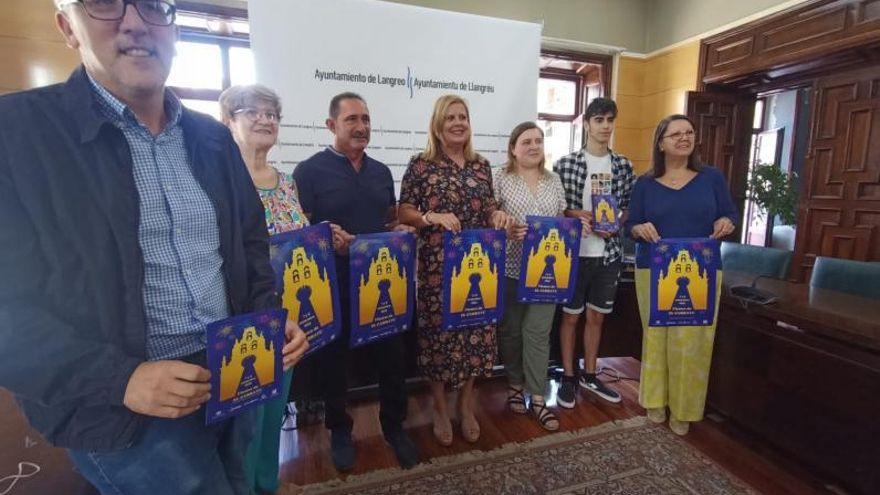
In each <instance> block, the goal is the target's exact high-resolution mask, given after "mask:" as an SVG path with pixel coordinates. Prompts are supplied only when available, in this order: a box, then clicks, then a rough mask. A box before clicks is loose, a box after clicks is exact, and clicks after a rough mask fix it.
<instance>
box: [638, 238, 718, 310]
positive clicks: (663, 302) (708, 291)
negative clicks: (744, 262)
mask: <svg viewBox="0 0 880 495" xmlns="http://www.w3.org/2000/svg"><path fill="white" fill-rule="evenodd" d="M650 261H651V265H650V267H651V291H650V292H651V309H650V326H653V327H672V326H706V325H712V324H713V323H714V322H715V306H716V299H717V298H716V293H717V290H718V287H717V285H716V283H717V281H718V276H719V271H720V270H721V249H720V244H719V242H718V241H717V240H715V239H709V238H681V239H673V238H670V239H661V240H660V241H658V242H656V243H654V244H651V260H650Z"/></svg>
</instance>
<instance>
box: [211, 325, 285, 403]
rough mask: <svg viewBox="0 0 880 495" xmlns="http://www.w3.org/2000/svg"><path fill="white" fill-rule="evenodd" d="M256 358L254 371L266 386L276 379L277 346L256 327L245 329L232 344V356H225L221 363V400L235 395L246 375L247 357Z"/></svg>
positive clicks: (261, 383)
mask: <svg viewBox="0 0 880 495" xmlns="http://www.w3.org/2000/svg"><path fill="white" fill-rule="evenodd" d="M249 357H253V358H254V371H256V373H257V381H259V382H260V386H261V387H263V386H266V385H268V384H270V383H272V381H274V380H275V346H274V344H273V343H272V342H271V341H270V342H269V343H268V344H267V343H266V339H265V338H264V337H263V336H262V335H259V334H257V330H256V328H254V327H248V328H246V329H245V331H244V333H243V334H242V335H241V338H240V339H238V340H236V341H235V344H234V345H233V346H232V356H230V357H229V359H228V360H227V358H226V357H225V356H224V357H223V360H222V362H221V363H220V400H221V401H226V400H229V399H231V398H233V397H235V393H236V392H237V391H238V387H239V385H240V384H241V379H242V377H243V376H244V360H245V358H249Z"/></svg>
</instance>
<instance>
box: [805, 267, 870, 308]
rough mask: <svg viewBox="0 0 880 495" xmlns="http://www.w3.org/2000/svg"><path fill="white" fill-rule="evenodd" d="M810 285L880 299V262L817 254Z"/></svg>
mask: <svg viewBox="0 0 880 495" xmlns="http://www.w3.org/2000/svg"><path fill="white" fill-rule="evenodd" d="M810 285H811V286H812V287H819V288H822V289H830V290H836V291H839V292H846V293H848V294H854V295H857V296H862V297H869V298H871V299H880V262H878V261H855V260H845V259H840V258H827V257H825V256H817V257H816V262H815V263H814V264H813V274H812V276H810Z"/></svg>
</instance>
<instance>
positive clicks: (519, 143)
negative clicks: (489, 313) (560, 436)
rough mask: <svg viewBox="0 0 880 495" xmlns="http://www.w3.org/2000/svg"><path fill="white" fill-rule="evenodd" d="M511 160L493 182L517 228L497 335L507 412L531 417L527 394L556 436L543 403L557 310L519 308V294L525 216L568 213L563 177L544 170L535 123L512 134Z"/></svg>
mask: <svg viewBox="0 0 880 495" xmlns="http://www.w3.org/2000/svg"><path fill="white" fill-rule="evenodd" d="M507 158H508V162H507V167H505V168H504V169H500V170H498V171H497V172H496V173H495V180H494V185H495V200H496V201H497V202H498V207H499V208H501V210H503V211H504V212H506V213H507V214H508V215H510V216H511V217H512V218H513V221H515V222H516V225H515V226H513V227H512V228H511V229H510V237H509V238H508V241H507V260H506V265H505V273H506V275H507V282H506V283H507V287H506V288H505V293H504V297H505V303H504V318H503V319H502V321H501V327H500V329H499V335H498V344H499V345H498V347H499V350H500V351H501V360H502V362H503V363H504V369H505V371H506V372H507V381H508V388H509V391H508V397H507V406H508V408H509V409H510V410H511V411H512V412H514V413H516V414H525V413H527V412H528V410H529V408H527V407H526V399H525V395H524V392H528V393H529V395H530V396H531V403H530V408H531V411H532V414H534V415H535V417H536V418H537V419H538V422H539V423H540V424H541V427H543V428H544V429H545V430H548V431H556V430H558V429H559V420H558V419H557V418H556V415H554V414H553V413H552V412H551V411H550V410H549V409H547V406H546V403H545V401H544V391H545V389H546V388H547V363H548V361H549V359H550V326H551V325H552V324H553V315H554V313H555V312H556V305H555V304H526V303H520V302H517V300H516V291H517V281H518V280H519V277H520V259H521V257H522V240H523V238H524V237H525V234H526V215H538V216H545V217H555V216H562V214H563V213H564V211H565V208H566V203H565V191H564V190H563V189H562V182H561V181H560V180H559V176H558V175H556V174H555V173H553V172H551V171H549V170H547V169H546V168H545V167H544V131H542V130H541V128H540V127H538V126H537V125H536V124H535V123H534V122H523V123H522V124H519V125H518V126H516V127H514V128H513V131H511V133H510V141H509V143H508V145H507Z"/></svg>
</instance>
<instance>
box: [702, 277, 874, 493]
mask: <svg viewBox="0 0 880 495" xmlns="http://www.w3.org/2000/svg"><path fill="white" fill-rule="evenodd" d="M753 279H754V276H753V275H748V274H740V273H735V272H725V274H724V293H723V294H722V299H721V304H722V306H721V310H720V315H719V322H718V330H717V333H716V336H715V350H714V357H713V361H712V371H711V375H710V383H709V397H708V402H709V404H710V406H711V407H713V408H714V409H716V410H718V411H720V412H722V413H723V414H725V415H727V416H728V417H730V418H731V419H733V420H734V421H736V422H737V423H739V424H741V425H743V426H745V427H746V428H748V429H751V430H753V431H755V432H756V433H758V434H760V435H761V436H763V437H764V438H766V439H767V440H768V441H769V442H771V443H773V444H775V445H776V446H778V447H780V448H782V449H783V450H785V451H787V452H789V453H790V455H792V457H795V458H797V459H799V460H800V461H802V462H804V463H806V464H807V465H809V466H811V467H813V468H814V469H815V470H816V471H817V472H820V473H822V474H823V475H825V476H828V477H831V478H833V479H836V480H837V481H838V482H839V483H840V484H841V485H843V486H844V487H846V488H847V489H849V490H852V491H853V492H856V493H865V494H876V493H880V303H878V301H875V300H870V299H864V298H860V297H856V296H851V295H848V294H843V293H838V292H834V291H828V290H823V289H814V288H811V287H809V286H808V285H806V284H792V283H788V282H784V281H780V280H772V279H761V280H760V281H758V284H757V286H758V287H759V288H762V289H766V290H769V291H771V292H774V293H775V294H776V295H778V296H779V298H780V300H779V301H778V302H777V303H775V304H772V305H768V306H756V305H743V304H742V302H741V301H740V300H738V299H736V298H734V297H732V296H730V295H729V293H728V290H729V288H730V287H731V286H733V285H740V284H750V283H751V281H752V280H753Z"/></svg>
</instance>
